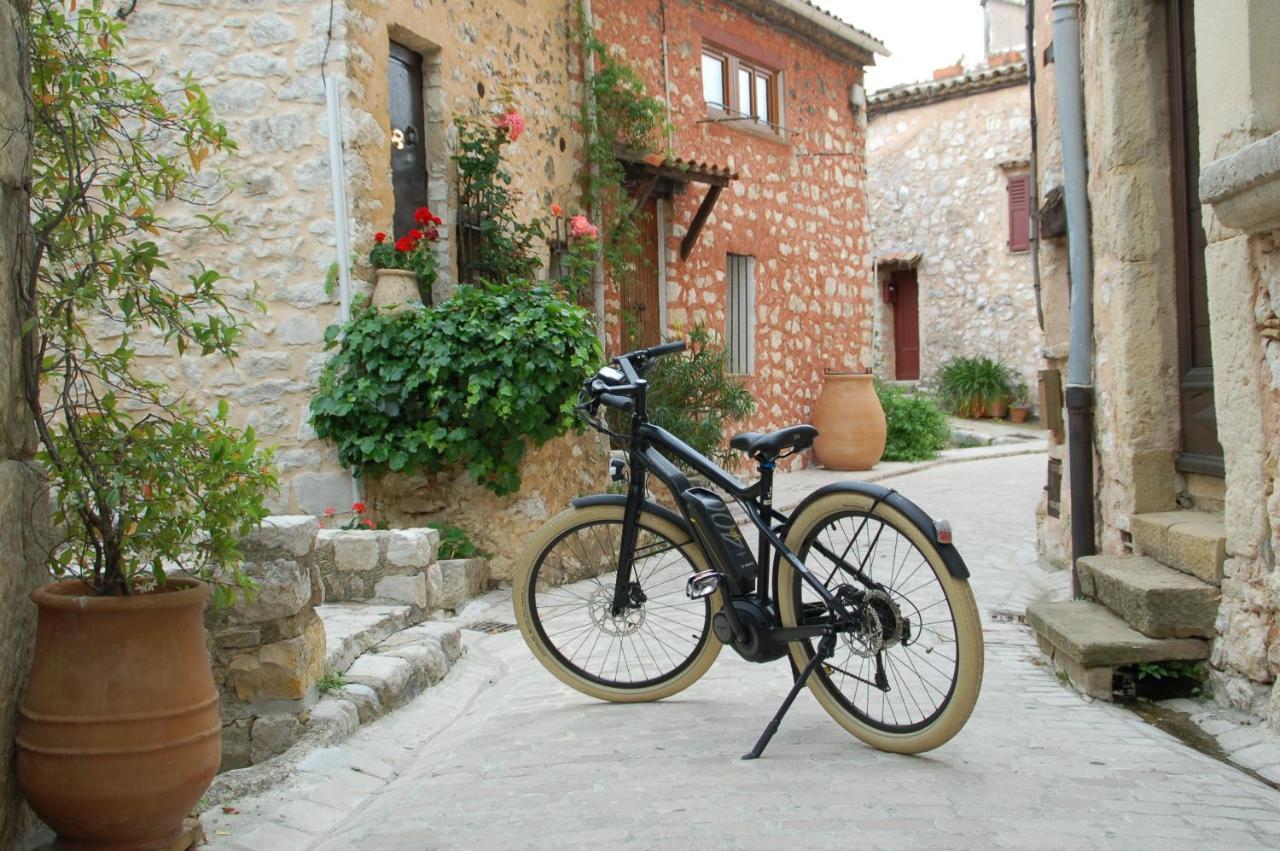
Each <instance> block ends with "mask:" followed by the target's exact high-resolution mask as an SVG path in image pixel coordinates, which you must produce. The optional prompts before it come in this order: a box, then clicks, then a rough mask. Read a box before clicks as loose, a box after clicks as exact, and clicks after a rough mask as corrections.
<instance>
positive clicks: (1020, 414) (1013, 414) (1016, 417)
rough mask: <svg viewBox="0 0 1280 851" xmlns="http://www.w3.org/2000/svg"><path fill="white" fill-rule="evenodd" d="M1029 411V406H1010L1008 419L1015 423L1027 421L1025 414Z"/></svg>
mask: <svg viewBox="0 0 1280 851" xmlns="http://www.w3.org/2000/svg"><path fill="white" fill-rule="evenodd" d="M1029 413H1031V409H1030V408H1010V409H1009V421H1010V422H1015V423H1025V422H1026V421H1027V414H1029Z"/></svg>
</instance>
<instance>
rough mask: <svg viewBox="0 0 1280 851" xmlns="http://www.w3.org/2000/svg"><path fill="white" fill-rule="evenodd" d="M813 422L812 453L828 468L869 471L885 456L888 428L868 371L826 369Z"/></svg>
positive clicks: (814, 410)
mask: <svg viewBox="0 0 1280 851" xmlns="http://www.w3.org/2000/svg"><path fill="white" fill-rule="evenodd" d="M812 421H813V425H814V427H815V428H817V429H818V437H817V439H815V440H814V442H813V454H814V456H815V457H816V458H817V460H818V463H819V464H821V465H822V466H824V467H826V468H827V469H828V470H870V469H871V468H872V467H874V466H875V465H876V464H877V463H878V462H879V461H880V456H882V455H884V442H885V437H886V436H887V431H888V429H887V425H886V423H885V419H884V408H883V407H881V406H880V397H879V396H877V395H876V387H875V379H874V378H872V376H871V374H870V373H851V372H828V373H827V374H826V375H825V376H824V377H823V384H822V393H821V394H820V395H819V396H818V401H817V403H816V404H815V405H814V406H813V417H812Z"/></svg>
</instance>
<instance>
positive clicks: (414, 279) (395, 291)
mask: <svg viewBox="0 0 1280 851" xmlns="http://www.w3.org/2000/svg"><path fill="white" fill-rule="evenodd" d="M373 306H374V307H376V308H378V309H379V310H385V311H388V312H390V313H396V312H398V311H401V310H406V309H413V308H420V307H422V306H423V304H422V295H421V294H420V293H419V292H418V276H417V275H415V274H414V273H412V272H408V271H406V270H404V269H378V270H377V275H376V277H375V279H374V284H373Z"/></svg>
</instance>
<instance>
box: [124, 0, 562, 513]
mask: <svg viewBox="0 0 1280 851" xmlns="http://www.w3.org/2000/svg"><path fill="white" fill-rule="evenodd" d="M571 9H572V7H571V4H569V3H567V2H565V1H564V0H497V2H493V0H486V2H476V0H463V1H462V2H455V0H450V1H449V2H447V3H445V2H439V0H436V2H426V3H424V2H420V0H381V1H379V0H335V2H332V3H309V4H308V3H303V4H299V3H292V2H286V0H265V1H264V2H244V0H162V2H147V3H141V4H139V5H138V6H137V8H136V9H135V10H134V11H133V12H132V13H131V14H130V15H129V17H128V28H127V31H126V47H127V61H128V62H129V63H130V64H131V65H132V66H133V67H134V68H136V69H137V70H138V71H140V72H142V73H144V74H148V75H151V76H153V77H155V78H158V79H164V78H176V77H177V76H179V75H182V74H186V73H190V74H192V75H193V76H194V78H195V79H196V80H198V81H199V82H200V83H201V84H202V85H203V86H204V87H205V89H206V91H207V92H208V94H209V97H210V101H211V103H212V105H213V108H214V111H215V114H216V115H217V116H218V117H219V118H220V119H221V120H223V121H225V123H226V125H227V128H228V131H229V134H230V136H231V138H232V139H234V140H236V141H237V142H238V143H239V151H238V152H237V153H236V154H235V155H234V156H233V157H232V158H230V159H228V160H226V161H224V162H221V163H218V165H221V166H223V167H224V168H225V169H226V171H227V175H228V182H227V183H226V186H225V188H226V189H227V190H228V194H227V195H226V196H225V197H224V198H223V199H222V200H221V202H220V204H219V209H220V210H222V211H224V212H225V214H226V221H227V223H228V224H229V225H230V226H231V229H232V230H231V236H230V238H229V239H227V240H221V239H218V238H214V237H212V236H211V237H210V238H207V239H203V240H187V241H185V242H184V243H183V244H182V245H180V246H170V247H169V248H168V249H166V250H167V251H168V252H169V254H170V256H175V255H176V256H180V257H182V258H184V259H188V260H191V261H194V260H197V259H203V260H204V261H205V262H207V263H208V264H209V265H210V266H212V267H214V268H216V269H217V270H218V271H220V272H222V273H223V274H225V275H227V276H228V277H229V279H230V280H229V285H228V290H230V291H232V292H233V293H234V292H239V293H242V294H245V295H247V293H248V291H249V289H250V288H251V286H252V285H254V284H255V283H256V284H257V285H258V287H259V288H260V295H261V297H262V298H263V299H264V300H265V302H266V304H267V314H266V315H265V316H263V317H260V318H259V319H258V320H257V321H256V331H255V332H254V333H253V334H252V335H251V336H250V337H249V338H248V339H247V340H246V342H245V344H244V345H243V346H242V347H241V351H242V354H241V357H240V359H239V361H238V362H237V363H236V364H235V365H234V366H230V365H226V364H212V363H209V362H207V361H202V360H200V359H197V358H191V357H186V358H182V359H179V358H178V357H177V356H176V355H175V354H174V353H173V352H171V351H169V350H168V349H166V348H165V347H164V346H163V345H162V344H161V343H160V342H159V341H154V340H145V339H144V340H139V341H138V346H137V348H138V354H139V356H140V357H139V363H140V364H142V365H143V368H144V369H152V370H155V373H156V374H157V375H158V376H160V377H163V378H164V379H165V380H167V381H168V382H170V383H171V384H172V385H174V386H175V387H179V388H182V389H184V390H185V391H186V392H187V393H188V394H190V395H192V396H198V397H200V398H208V399H211V400H212V399H226V400H227V401H228V402H230V403H231V406H232V410H233V412H234V414H235V415H236V416H239V417H241V418H242V420H243V421H244V422H246V423H249V424H252V425H253V426H254V427H255V428H256V430H257V431H258V433H259V434H260V435H261V436H262V437H263V438H264V439H265V440H266V441H267V442H269V443H271V444H274V445H275V446H276V460H277V462H278V463H279V466H280V469H281V473H282V475H281V478H282V481H283V482H284V483H285V489H284V490H283V491H282V492H281V493H280V494H279V495H278V498H277V499H276V500H275V504H273V505H272V506H271V507H272V509H273V510H275V511H276V512H278V513H295V512H299V511H300V512H304V513H311V514H318V513H320V512H321V511H323V509H324V508H325V507H328V506H336V507H338V508H340V509H341V508H344V507H345V506H346V505H349V504H350V503H351V501H352V498H353V481H352V477H351V476H350V474H349V472H348V471H346V470H344V469H342V468H341V466H340V465H339V464H338V461H337V454H336V452H335V451H334V450H333V447H332V446H331V445H329V444H327V443H325V442H323V441H320V440H318V439H317V438H316V436H315V434H314V432H313V431H312V429H311V427H310V425H309V423H308V416H307V412H308V405H309V403H310V400H311V395H312V393H313V391H314V388H315V382H316V379H317V377H318V375H319V373H320V370H321V369H322V367H323V366H324V364H325V362H326V361H327V359H328V357H329V353H327V352H326V351H325V350H324V342H323V336H324V331H325V328H326V327H327V326H329V325H331V324H333V323H336V322H339V321H341V319H342V318H343V316H344V312H345V309H346V308H345V305H346V304H349V303H350V301H351V300H352V299H357V298H360V297H361V296H363V295H367V294H368V292H369V287H370V283H371V279H372V273H371V270H370V269H369V267H368V264H367V262H366V260H365V258H366V256H367V253H368V250H369V248H370V247H371V246H372V239H373V234H374V233H375V232H377V231H386V232H389V233H390V232H398V233H404V232H405V231H406V230H407V229H408V225H407V224H406V223H405V222H406V221H407V220H408V219H409V217H411V215H412V211H413V209H415V208H416V207H417V206H419V205H422V204H429V205H430V206H431V208H432V209H433V210H434V211H436V212H437V213H438V214H439V215H441V216H442V217H444V218H445V219H446V225H445V226H444V227H442V228H441V229H440V230H441V237H442V238H441V240H440V243H439V245H440V249H439V250H440V260H441V263H440V266H441V274H440V280H439V282H438V284H437V293H436V296H437V297H443V296H444V295H446V294H447V293H448V292H449V291H450V289H451V287H452V286H453V282H454V280H455V279H456V268H457V267H456V260H457V258H456V255H457V249H456V245H455V243H456V239H454V238H453V234H454V228H453V225H454V224H455V223H456V218H455V217H456V209H455V207H456V204H455V195H456V179H455V175H454V174H453V166H452V163H451V162H450V160H449V154H450V153H451V150H452V149H451V143H452V138H453V133H454V130H453V124H452V123H453V119H454V117H455V116H458V115H461V114H466V113H470V112H473V111H479V112H488V113H493V114H497V113H500V112H501V111H502V110H503V109H504V108H505V107H506V106H507V105H511V106H514V107H515V108H517V109H518V110H520V112H521V113H522V114H523V115H524V116H525V118H526V120H527V122H528V127H529V130H528V132H526V133H525V134H524V135H523V136H522V137H521V138H520V139H519V140H518V141H517V142H516V143H515V144H513V145H511V146H509V147H508V149H507V150H508V155H509V164H510V170H511V173H512V174H513V175H514V176H515V189H516V190H518V191H519V192H520V193H521V195H522V208H521V209H520V210H519V211H518V213H519V215H521V216H522V217H529V216H531V215H533V214H535V213H541V212H542V211H544V210H545V209H547V207H549V205H550V204H551V203H552V202H560V203H563V204H564V205H565V206H566V207H569V206H570V203H571V200H572V199H574V198H575V197H576V195H577V191H578V190H577V183H576V181H577V179H578V174H579V161H580V157H581V155H580V146H579V134H578V133H577V132H576V130H575V129H574V127H573V126H571V116H572V115H573V114H574V111H573V109H572V108H571V105H572V104H573V103H576V102H577V98H578V97H579V95H580V88H581V82H580V81H581V76H580V71H579V67H580V61H579V56H578V52H577V42H576V39H574V37H573V36H572V35H571V33H570V28H569V20H570V18H569V13H570V11H571ZM335 133H337V134H340V135H339V136H337V137H335V135H334V134H335ZM393 149H394V153H395V156H394V157H393V156H392V153H393ZM334 151H340V155H339V156H338V157H337V158H334V157H333V156H332V154H333V152H334ZM335 166H337V167H335ZM346 245H349V249H348V250H346V251H344V247H345V246H346ZM348 264H350V268H351V269H352V270H353V272H352V275H351V278H352V280H351V287H350V290H349V291H348V289H347V287H346V278H347V276H346V275H345V274H343V273H344V272H345V271H346V268H347V267H348ZM326 282H328V283H326Z"/></svg>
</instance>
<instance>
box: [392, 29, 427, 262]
mask: <svg viewBox="0 0 1280 851" xmlns="http://www.w3.org/2000/svg"><path fill="white" fill-rule="evenodd" d="M387 78H388V79H387V85H388V93H389V95H390V97H389V107H390V110H391V186H392V189H393V190H394V194H395V203H396V207H395V215H394V219H393V223H394V225H395V235H396V236H397V237H400V236H404V235H405V234H406V233H408V232H409V231H410V230H412V229H413V228H414V227H417V225H416V224H415V222H414V221H413V211H414V210H416V209H418V208H419V207H425V206H427V144H426V132H425V129H424V128H425V125H426V115H425V110H424V108H423V102H422V56H421V55H420V54H419V53H417V52H416V51H413V50H410V49H409V48H407V47H403V46H401V45H399V44H396V43H395V42H392V43H391V61H390V62H389V63H388V71H387Z"/></svg>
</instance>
